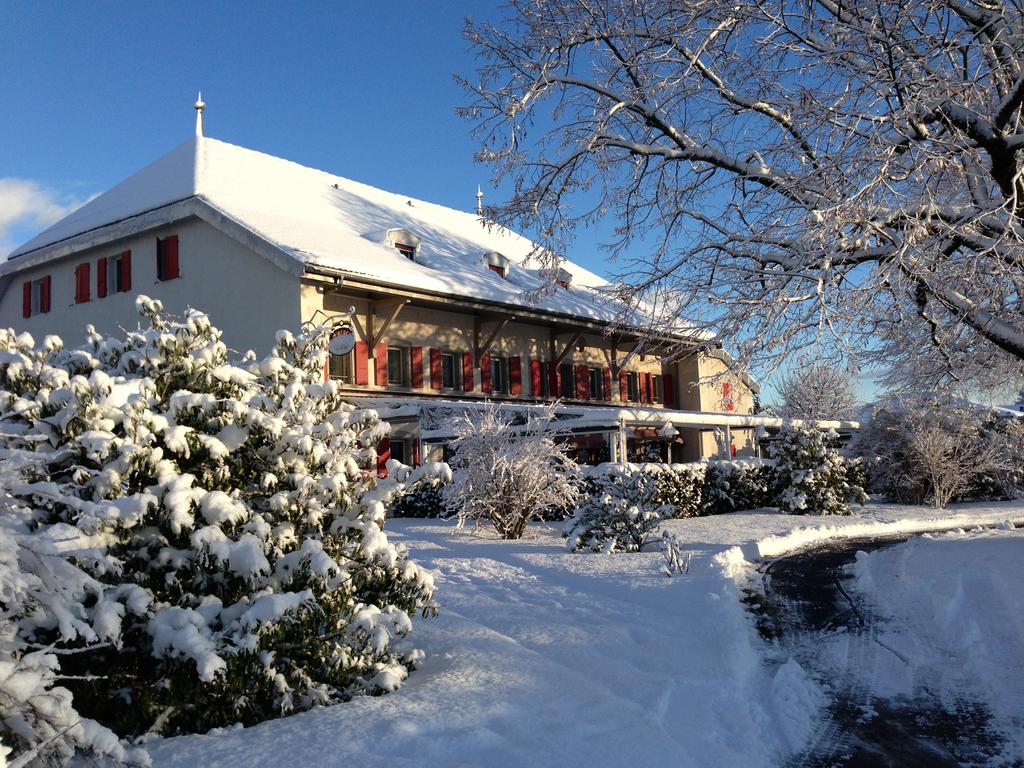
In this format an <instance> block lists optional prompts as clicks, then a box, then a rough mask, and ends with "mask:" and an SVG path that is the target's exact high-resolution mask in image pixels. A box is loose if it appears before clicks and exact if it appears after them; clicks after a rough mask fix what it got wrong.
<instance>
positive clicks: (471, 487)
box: [442, 403, 579, 539]
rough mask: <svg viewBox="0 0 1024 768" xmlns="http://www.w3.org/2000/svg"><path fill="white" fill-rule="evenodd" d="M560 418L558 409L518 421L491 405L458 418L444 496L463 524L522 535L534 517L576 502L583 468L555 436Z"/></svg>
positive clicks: (505, 536)
mask: <svg viewBox="0 0 1024 768" xmlns="http://www.w3.org/2000/svg"><path fill="white" fill-rule="evenodd" d="M554 418H555V412H554V408H553V407H548V408H545V409H540V410H531V411H530V412H529V414H528V415H527V416H526V417H524V418H519V419H517V418H516V417H515V416H513V415H512V414H509V413H505V412H503V411H502V410H501V409H500V407H499V406H497V405H495V404H493V403H490V404H488V405H487V407H486V408H484V409H483V410H482V411H480V412H476V413H469V414H466V415H463V416H461V417H460V418H459V419H458V421H457V422H456V424H455V435H456V437H455V440H453V441H452V449H453V451H454V452H453V454H452V457H451V460H450V462H449V463H450V464H451V468H452V482H451V483H450V484H449V485H447V486H445V488H444V490H443V491H442V499H443V501H444V503H445V504H446V505H447V506H448V507H449V508H450V509H452V510H454V511H455V515H456V517H457V518H458V521H459V525H460V526H461V525H464V524H465V523H466V521H469V520H472V521H473V522H474V523H476V524H477V525H479V524H481V523H485V522H489V523H490V524H492V525H493V526H494V528H495V530H496V531H497V532H498V535H500V536H501V537H502V538H503V539H518V538H520V537H521V536H522V535H523V533H524V532H525V530H526V526H527V524H528V523H529V522H530V521H531V520H536V519H539V518H540V517H541V516H542V515H544V514H545V513H546V512H548V511H550V510H560V509H564V508H566V507H570V506H572V505H573V504H574V503H575V501H576V498H577V495H578V488H577V485H578V481H579V468H578V467H577V465H576V463H575V462H574V461H573V460H572V459H570V458H569V457H568V456H567V455H566V453H565V448H564V446H562V445H560V444H558V443H556V442H555V441H554V440H553V439H552V436H551V432H550V425H551V422H552V421H553V420H554Z"/></svg>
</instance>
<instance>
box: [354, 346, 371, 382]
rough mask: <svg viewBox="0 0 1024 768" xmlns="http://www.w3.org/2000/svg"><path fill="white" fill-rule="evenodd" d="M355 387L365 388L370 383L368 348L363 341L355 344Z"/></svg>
mask: <svg viewBox="0 0 1024 768" xmlns="http://www.w3.org/2000/svg"><path fill="white" fill-rule="evenodd" d="M355 379H356V385H357V386H363V387H365V386H366V385H367V384H369V383H370V346H369V345H368V344H367V343H366V342H365V341H357V342H356V375H355Z"/></svg>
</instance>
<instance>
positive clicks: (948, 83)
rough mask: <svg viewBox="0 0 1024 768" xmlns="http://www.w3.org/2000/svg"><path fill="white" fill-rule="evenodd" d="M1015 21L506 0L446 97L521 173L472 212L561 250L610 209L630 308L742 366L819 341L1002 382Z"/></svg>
mask: <svg viewBox="0 0 1024 768" xmlns="http://www.w3.org/2000/svg"><path fill="white" fill-rule="evenodd" d="M1022 29H1024V10H1022V7H1021V5H1020V4H1019V3H999V2H984V1H982V0H966V1H964V2H960V1H959V0H957V1H956V2H929V1H928V0H900V1H899V2H893V1H892V0H886V1H883V2H878V3H835V2H829V1H827V0H812V1H811V2H806V1H805V0H781V1H780V2H776V3H736V2H734V0H693V1H692V2H686V3H679V2H671V1H670V0H646V1H645V2H621V1H620V0H593V1H592V2H587V3H577V2H573V1H572V0H513V1H512V2H511V3H510V5H509V8H508V11H507V13H506V15H505V17H504V18H503V19H502V20H501V21H499V22H498V23H496V24H493V23H488V22H480V23H474V22H470V23H469V24H468V25H467V29H466V36H467V38H468V39H469V41H470V43H471V44H472V45H473V47H474V49H475V51H476V53H477V54H478V55H479V61H480V63H479V65H478V72H477V74H476V75H475V76H472V77H467V78H464V79H463V81H462V82H463V85H464V86H465V88H466V91H467V93H468V98H469V103H468V104H467V105H466V106H465V107H463V108H462V110H461V112H462V114H463V115H464V116H465V117H466V118H467V119H469V120H471V121H472V122H473V123H474V127H475V132H476V135H477V136H478V137H479V139H480V141H481V144H482V147H481V150H480V152H479V154H478V157H479V159H480V160H481V161H482V162H486V163H489V164H491V165H492V166H493V167H494V169H495V171H496V173H497V174H498V176H499V177H504V176H507V177H510V180H511V181H512V182H513V183H512V185H511V188H513V189H514V190H515V192H514V194H513V196H512V198H511V199H510V200H509V201H508V202H507V203H506V204H504V205H501V206H491V207H489V208H488V210H487V212H486V214H487V218H488V219H491V220H495V221H498V222H500V223H503V224H511V225H521V226H523V227H527V228H529V231H534V232H539V233H540V234H541V236H542V238H543V244H544V246H546V249H545V250H544V252H543V253H540V254H539V255H540V257H541V259H542V260H546V261H547V262H549V263H550V264H553V263H555V262H557V260H558V254H560V253H564V252H565V250H566V247H567V240H568V239H569V238H570V237H571V234H572V233H573V232H574V231H578V230H579V229H588V228H591V227H593V226H597V225H598V223H599V222H600V221H602V220H608V219H611V220H614V221H615V229H614V231H609V233H608V238H609V240H610V242H609V245H610V247H611V249H612V251H613V254H614V255H618V256H620V258H621V260H622V261H621V263H622V264H623V268H622V270H621V275H620V277H621V279H622V284H621V286H620V287H619V288H618V290H617V292H616V293H617V295H618V297H619V298H620V299H622V301H623V302H624V303H625V305H626V306H627V307H628V308H636V307H640V306H642V305H645V308H646V309H648V310H650V311H651V314H652V315H653V319H652V320H651V321H650V329H651V331H652V332H654V331H663V330H664V328H665V327H678V322H677V318H685V319H686V322H687V323H688V324H689V325H690V326H691V327H693V328H694V329H695V330H710V331H712V332H714V333H716V334H718V336H717V338H718V340H723V339H724V340H725V341H726V342H727V343H728V344H729V345H730V348H731V349H732V350H733V351H734V352H735V353H736V356H737V358H738V360H739V361H740V362H741V363H742V364H744V365H748V366H750V365H754V366H757V367H758V368H760V369H762V370H764V369H769V370H770V369H771V368H772V367H773V366H774V365H777V364H779V363H780V362H783V361H785V360H787V359H791V355H792V353H793V351H794V350H797V349H800V348H804V347H807V346H809V345H815V346H817V347H818V348H819V350H820V351H822V352H825V353H827V354H828V355H829V356H830V357H831V358H833V360H832V361H834V360H839V359H844V358H846V357H848V356H851V355H852V356H855V357H859V358H860V360H861V362H864V363H867V364H875V365H877V367H880V368H885V369H886V370H887V371H888V372H889V373H888V378H889V382H888V383H892V384H899V383H902V384H908V383H909V384H910V385H914V384H920V383H921V382H923V381H928V382H931V383H933V384H936V385H962V386H970V385H998V384H1001V383H1003V382H1004V381H1005V379H1006V374H1007V372H1015V373H1016V374H1017V375H1018V376H1019V375H1020V373H1021V370H1022V366H1024V304H1022V302H1021V296H1022V295H1024V202H1022V201H1024V172H1022V171H1024V153H1022V151H1021V150H1022V148H1024V114H1022V105H1024V65H1022V62H1024V34H1022ZM651 243H655V244H657V246H658V247H657V248H656V249H655V250H654V252H653V253H652V251H651V249H650V248H649V247H641V248H637V247H636V246H637V245H638V244H642V245H644V246H647V245H649V244H651ZM631 253H632V254H634V255H633V256H631V255H630V254H631ZM635 254H642V256H637V255H635ZM642 317H643V313H631V312H629V311H628V309H627V311H624V313H623V318H622V319H623V321H624V322H627V323H637V322H642ZM666 324H667V325H666ZM711 343H713V342H711V341H708V344H709V345H710V344H711ZM1018 381H1019V380H1018Z"/></svg>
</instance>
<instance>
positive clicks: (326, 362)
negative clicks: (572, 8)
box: [324, 349, 331, 381]
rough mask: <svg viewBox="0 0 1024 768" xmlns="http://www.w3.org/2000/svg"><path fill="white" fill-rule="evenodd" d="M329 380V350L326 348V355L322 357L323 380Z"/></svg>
mask: <svg viewBox="0 0 1024 768" xmlns="http://www.w3.org/2000/svg"><path fill="white" fill-rule="evenodd" d="M330 380H331V351H330V350H329V349H328V350H327V357H325V358H324V381H330Z"/></svg>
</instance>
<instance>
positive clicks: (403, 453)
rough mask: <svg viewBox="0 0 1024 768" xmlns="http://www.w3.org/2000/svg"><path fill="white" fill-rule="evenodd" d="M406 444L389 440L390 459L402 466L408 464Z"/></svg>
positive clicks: (401, 441) (402, 441) (403, 441)
mask: <svg viewBox="0 0 1024 768" xmlns="http://www.w3.org/2000/svg"><path fill="white" fill-rule="evenodd" d="M408 447H409V445H408V443H407V442H406V441H405V440H398V439H395V438H393V437H392V438H391V458H392V459H394V460H395V461H399V462H401V463H402V464H408V463H409V450H408Z"/></svg>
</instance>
